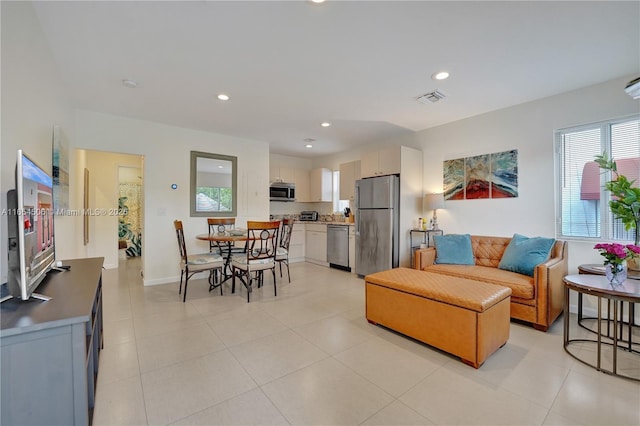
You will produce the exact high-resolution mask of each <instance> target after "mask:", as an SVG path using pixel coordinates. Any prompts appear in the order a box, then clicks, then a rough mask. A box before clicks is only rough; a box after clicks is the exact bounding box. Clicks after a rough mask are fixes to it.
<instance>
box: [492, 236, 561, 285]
mask: <svg viewBox="0 0 640 426" xmlns="http://www.w3.org/2000/svg"><path fill="white" fill-rule="evenodd" d="M555 242H556V240H554V239H553V238H544V237H533V238H528V237H525V236H524V235H520V234H514V235H513V238H512V239H511V242H510V243H509V245H508V246H507V248H506V250H505V251H504V254H503V255H502V259H500V264H499V265H498V268H499V269H504V270H505V271H511V272H517V273H519V274H524V275H529V276H531V277H532V276H533V270H534V268H535V267H536V265H539V264H541V263H543V262H545V261H546V260H547V259H548V258H549V253H551V248H552V247H553V245H554V244H555Z"/></svg>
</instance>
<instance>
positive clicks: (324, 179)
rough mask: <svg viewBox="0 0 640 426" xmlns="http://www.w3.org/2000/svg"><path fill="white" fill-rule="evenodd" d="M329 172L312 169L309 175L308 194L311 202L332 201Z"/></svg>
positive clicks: (321, 169)
mask: <svg viewBox="0 0 640 426" xmlns="http://www.w3.org/2000/svg"><path fill="white" fill-rule="evenodd" d="M332 180H333V179H332V176H331V170H329V169H325V168H320V169H313V170H311V173H310V175H309V192H310V195H311V200H310V201H312V202H316V201H333V197H332V193H331V192H332V187H333V185H332Z"/></svg>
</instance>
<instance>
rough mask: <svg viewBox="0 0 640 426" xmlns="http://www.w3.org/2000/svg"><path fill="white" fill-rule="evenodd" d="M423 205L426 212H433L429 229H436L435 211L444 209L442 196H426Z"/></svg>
mask: <svg viewBox="0 0 640 426" xmlns="http://www.w3.org/2000/svg"><path fill="white" fill-rule="evenodd" d="M424 205H425V208H426V209H427V210H433V218H432V219H431V229H434V230H437V229H438V216H437V215H436V210H437V209H443V208H444V194H443V193H439V194H426V195H425V196H424Z"/></svg>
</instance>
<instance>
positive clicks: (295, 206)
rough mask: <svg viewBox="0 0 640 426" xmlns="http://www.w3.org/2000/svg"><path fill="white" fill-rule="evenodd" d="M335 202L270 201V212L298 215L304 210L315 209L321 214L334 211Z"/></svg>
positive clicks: (272, 213) (273, 213)
mask: <svg viewBox="0 0 640 426" xmlns="http://www.w3.org/2000/svg"><path fill="white" fill-rule="evenodd" d="M332 209H333V203H330V202H323V203H296V202H282V201H271V202H269V214H271V215H278V216H279V215H297V214H300V212H301V211H303V210H315V211H317V212H318V213H320V214H321V215H324V214H331V213H333V212H332V211H331V210H332Z"/></svg>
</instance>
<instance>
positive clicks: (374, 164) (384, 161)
mask: <svg viewBox="0 0 640 426" xmlns="http://www.w3.org/2000/svg"><path fill="white" fill-rule="evenodd" d="M360 171H361V174H362V177H372V176H385V175H394V174H398V173H400V147H399V146H392V147H389V148H383V149H380V150H377V151H370V152H367V153H364V154H363V155H362V159H361V163H360Z"/></svg>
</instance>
